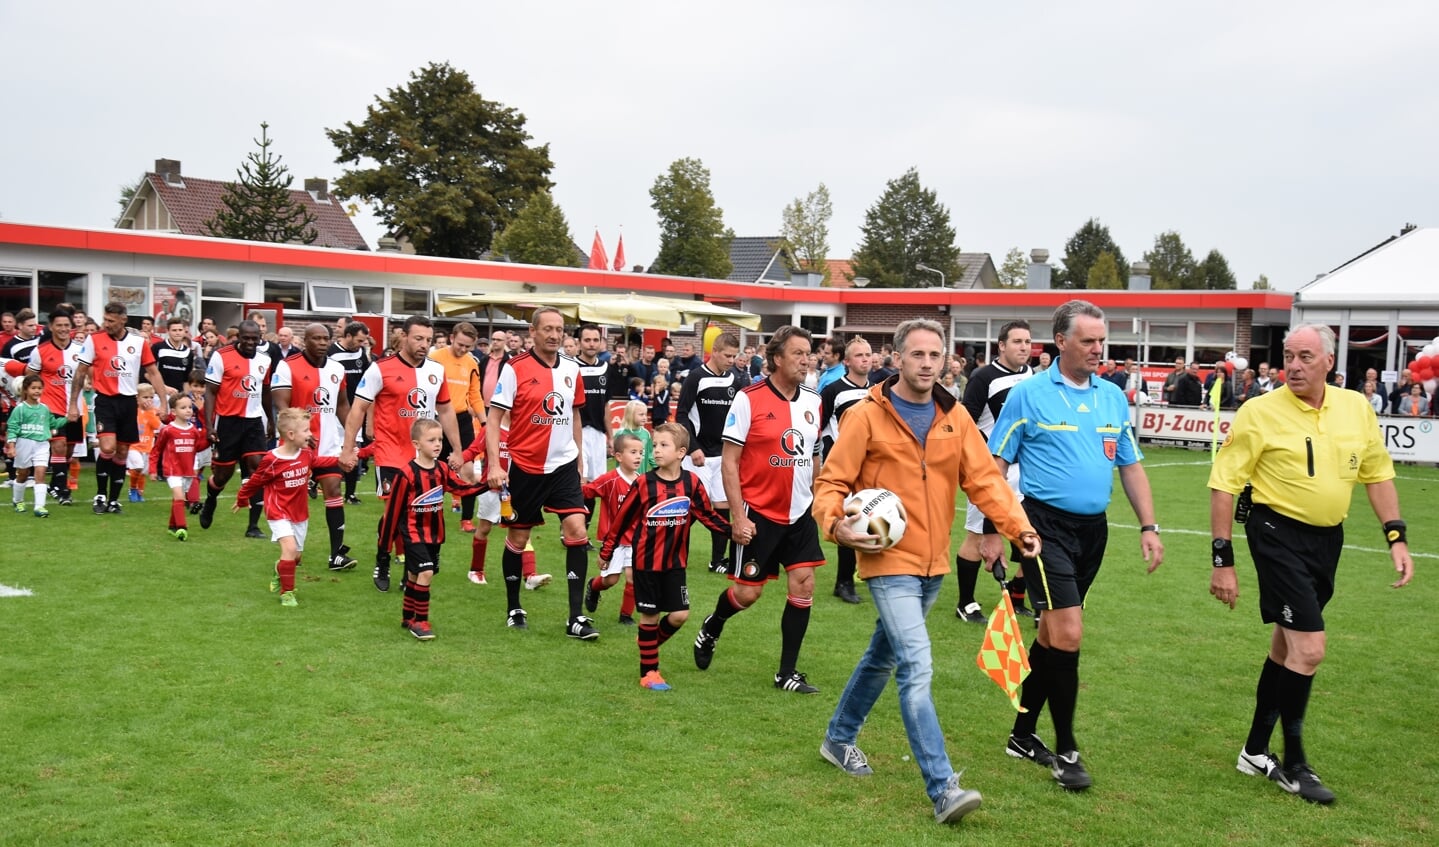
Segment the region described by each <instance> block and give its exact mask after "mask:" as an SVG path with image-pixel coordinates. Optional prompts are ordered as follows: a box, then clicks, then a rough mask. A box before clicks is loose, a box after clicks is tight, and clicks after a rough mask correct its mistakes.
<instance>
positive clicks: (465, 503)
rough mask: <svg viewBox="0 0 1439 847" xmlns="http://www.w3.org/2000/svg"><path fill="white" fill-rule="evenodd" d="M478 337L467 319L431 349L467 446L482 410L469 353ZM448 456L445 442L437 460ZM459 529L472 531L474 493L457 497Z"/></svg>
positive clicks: (475, 368) (477, 369) (473, 361)
mask: <svg viewBox="0 0 1439 847" xmlns="http://www.w3.org/2000/svg"><path fill="white" fill-rule="evenodd" d="M479 340H480V331H479V330H477V329H475V325H474V324H472V323H470V322H469V321H461V322H460V323H458V324H456V325H455V328H454V329H453V330H452V331H451V332H450V343H449V344H448V345H447V346H445V347H437V348H435V349H434V350H431V351H430V359H431V360H432V361H436V362H439V363H440V364H441V365H443V366H444V368H445V382H446V383H448V384H449V387H450V405H452V406H453V407H454V409H455V422H456V423H457V424H459V427H460V444H461V445H462V446H466V447H468V446H469V444H470V442H471V441H474V440H475V426H476V424H477V422H478V421H479V420H480V416H481V415H483V414H484V413H485V404H484V402H483V400H482V398H481V397H480V383H481V379H480V363H479V361H478V360H477V359H476V358H475V357H474V356H472V355H471V354H470V351H472V350H474V349H475V344H476V343H477V342H478V341H479ZM449 457H450V446H449V444H448V443H447V444H446V445H445V448H444V450H443V451H441V453H440V461H445V460H446V459H448V458H449ZM460 529H461V530H462V531H464V532H474V531H475V496H474V495H470V496H468V497H462V498H460Z"/></svg>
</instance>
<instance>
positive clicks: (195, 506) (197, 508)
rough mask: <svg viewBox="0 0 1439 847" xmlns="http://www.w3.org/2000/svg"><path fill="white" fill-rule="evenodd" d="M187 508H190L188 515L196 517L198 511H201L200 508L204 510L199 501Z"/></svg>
mask: <svg viewBox="0 0 1439 847" xmlns="http://www.w3.org/2000/svg"><path fill="white" fill-rule="evenodd" d="M189 508H190V514H192V515H198V514H200V510H201V509H202V508H204V506H203V505H202V504H201V503H200V501H199V500H196V501H195V502H193V503H191V504H190V507H189Z"/></svg>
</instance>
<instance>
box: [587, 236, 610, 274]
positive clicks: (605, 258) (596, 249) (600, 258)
mask: <svg viewBox="0 0 1439 847" xmlns="http://www.w3.org/2000/svg"><path fill="white" fill-rule="evenodd" d="M590 267H591V268H592V269H594V270H597V271H607V270H609V269H610V254H608V253H606V252H605V243H604V242H603V241H601V240H600V231H599V229H598V228H596V229H595V243H594V244H593V245H591V246H590Z"/></svg>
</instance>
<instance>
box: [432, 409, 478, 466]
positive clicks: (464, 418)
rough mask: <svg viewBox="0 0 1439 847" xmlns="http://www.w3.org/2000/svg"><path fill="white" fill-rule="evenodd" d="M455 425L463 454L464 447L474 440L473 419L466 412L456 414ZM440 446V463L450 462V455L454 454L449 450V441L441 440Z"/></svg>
mask: <svg viewBox="0 0 1439 847" xmlns="http://www.w3.org/2000/svg"><path fill="white" fill-rule="evenodd" d="M455 424H456V425H457V426H458V427H459V429H460V450H461V452H463V451H464V449H465V448H466V447H469V446H470V442H472V441H474V440H475V419H474V418H472V417H470V413H469V412H468V411H465V412H456V413H455ZM441 444H442V446H441V447H440V461H442V462H448V461H449V460H450V453H452V452H454V451H453V450H451V449H450V439H448V438H445V439H442V441H441Z"/></svg>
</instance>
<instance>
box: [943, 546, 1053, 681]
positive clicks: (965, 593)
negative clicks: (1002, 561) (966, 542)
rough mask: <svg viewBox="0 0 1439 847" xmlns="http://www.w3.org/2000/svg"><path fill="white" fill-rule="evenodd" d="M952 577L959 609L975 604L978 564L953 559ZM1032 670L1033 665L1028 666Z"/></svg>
mask: <svg viewBox="0 0 1439 847" xmlns="http://www.w3.org/2000/svg"><path fill="white" fill-rule="evenodd" d="M954 575H955V577H956V578H957V581H958V582H959V608H961V609H963V608H964V607H965V606H968V605H969V604H970V603H973V602H975V599H974V586H975V584H976V583H977V582H979V562H977V561H976V560H974V559H964V558H960V557H959V556H955V557H954ZM1030 667H1031V668H1033V667H1034V665H1033V663H1031V664H1030Z"/></svg>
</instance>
